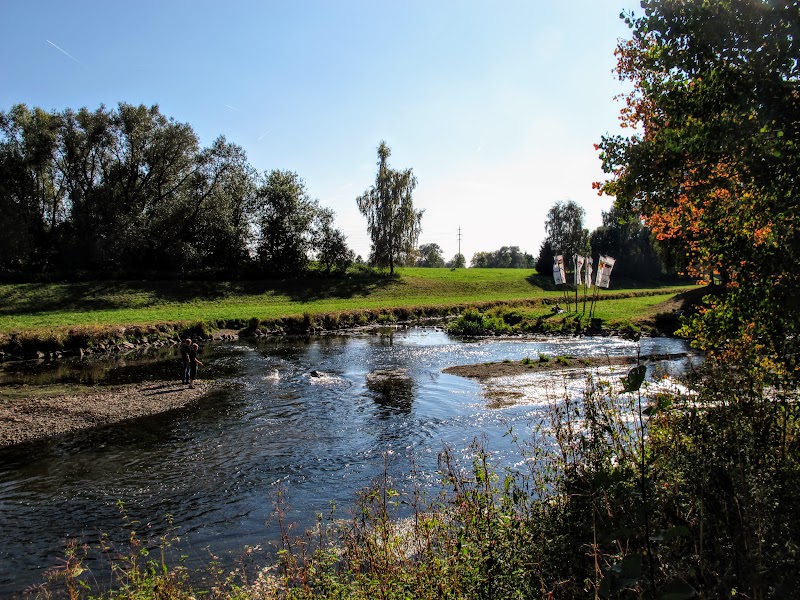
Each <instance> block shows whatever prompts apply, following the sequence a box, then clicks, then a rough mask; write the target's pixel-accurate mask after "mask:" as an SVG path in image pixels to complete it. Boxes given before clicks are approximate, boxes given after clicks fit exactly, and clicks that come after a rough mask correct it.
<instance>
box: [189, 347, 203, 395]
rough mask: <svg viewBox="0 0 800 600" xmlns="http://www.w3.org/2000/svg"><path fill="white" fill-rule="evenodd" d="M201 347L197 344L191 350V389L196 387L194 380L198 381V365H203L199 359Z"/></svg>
mask: <svg viewBox="0 0 800 600" xmlns="http://www.w3.org/2000/svg"><path fill="white" fill-rule="evenodd" d="M198 348H199V346H198V345H197V344H192V346H191V348H189V387H190V388H193V387H194V380H195V379H197V365H202V364H203V363H202V362H200V360H198V358H197V350H198Z"/></svg>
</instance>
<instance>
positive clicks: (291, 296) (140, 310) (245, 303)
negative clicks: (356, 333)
mask: <svg viewBox="0 0 800 600" xmlns="http://www.w3.org/2000/svg"><path fill="white" fill-rule="evenodd" d="M686 289H690V288H687V286H681V287H675V286H665V287H648V288H641V287H635V286H623V287H617V288H616V289H610V290H599V298H600V299H601V301H600V302H598V303H597V305H596V308H595V316H596V317H599V318H602V319H604V320H609V321H636V320H639V319H643V318H644V319H646V318H647V317H648V316H651V315H652V314H655V313H657V312H658V310H659V309H658V306H659V305H661V304H662V303H663V302H665V301H666V300H668V299H669V298H670V297H672V296H674V295H675V294H677V293H679V292H681V291H684V290H686ZM566 297H567V298H569V299H571V300H573V301H574V292H573V293H572V294H569V295H568V296H566ZM579 298H580V302H579V305H578V313H579V314H585V313H584V305H583V294H582V293H581V294H580V296H579ZM604 298H614V300H604ZM556 302H557V303H559V305H561V306H562V307H563V308H564V309H567V310H569V307H568V306H567V304H566V302H565V294H564V292H563V290H562V289H559V288H555V287H554V286H553V285H552V282H551V281H550V280H549V279H548V278H545V277H542V276H539V275H537V274H535V273H532V272H531V271H528V270H521V269H458V270H450V269H424V268H403V269H399V270H398V273H397V275H396V276H394V277H389V276H382V275H374V274H369V273H367V274H363V275H358V276H356V275H354V276H350V277H343V278H330V279H328V278H322V277H316V278H315V277H312V278H306V279H303V280H285V281H241V282H231V281H223V282H219V281H162V282H152V281H149V282H135V281H126V282H119V281H102V282H77V283H25V284H3V285H0V334H10V333H14V332H36V331H43V330H48V329H60V328H70V327H81V326H98V327H102V326H147V325H155V324H162V323H171V324H176V323H194V322H207V323H215V322H216V323H235V322H242V321H247V320H249V319H252V318H257V319H259V320H260V321H271V320H278V319H294V318H298V317H301V318H302V317H304V316H309V315H310V316H312V317H313V316H316V315H331V314H340V313H355V312H360V311H373V312H375V311H397V310H401V309H405V310H406V311H409V312H415V313H417V314H431V315H435V314H443V313H444V312H446V311H448V310H454V309H458V308H462V307H465V306H478V307H480V306H490V305H494V304H503V303H511V304H526V303H527V304H531V305H532V306H538V309H536V310H538V311H540V312H541V313H542V314H546V313H548V312H549V306H551V305H552V304H553V303H556ZM545 305H546V306H545ZM574 307H575V305H574V303H573V304H572V310H573V311H574ZM588 309H589V306H588V303H587V306H586V309H585V310H586V311H588Z"/></svg>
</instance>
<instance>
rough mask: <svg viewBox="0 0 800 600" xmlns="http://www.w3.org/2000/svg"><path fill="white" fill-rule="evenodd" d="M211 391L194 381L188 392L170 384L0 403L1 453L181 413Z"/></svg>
mask: <svg viewBox="0 0 800 600" xmlns="http://www.w3.org/2000/svg"><path fill="white" fill-rule="evenodd" d="M213 385H214V383H213V382H211V381H197V382H195V386H194V388H189V387H188V386H186V385H183V384H181V383H178V382H174V381H155V382H153V381H151V382H147V383H139V384H131V385H124V386H114V387H112V388H102V387H97V388H96V389H94V390H93V391H91V392H88V393H84V394H75V395H58V396H41V397H31V398H24V399H16V398H15V399H3V398H2V397H0V447H3V446H10V445H12V444H19V443H21V442H25V441H29V440H33V439H40V438H46V437H51V436H55V435H60V434H62V433H68V432H70V431H77V430H79V429H86V428H89V427H99V426H102V425H109V424H111V423H118V422H120V421H125V420H127V419H134V418H137V417H144V416H148V415H154V414H157V413H161V412H166V411H168V410H173V409H175V408H180V407H183V406H186V405H187V404H190V403H191V402H194V401H195V400H197V399H199V398H200V397H202V396H203V395H204V394H206V393H207V392H208V391H209V390H210V389H211V388H212V387H213Z"/></svg>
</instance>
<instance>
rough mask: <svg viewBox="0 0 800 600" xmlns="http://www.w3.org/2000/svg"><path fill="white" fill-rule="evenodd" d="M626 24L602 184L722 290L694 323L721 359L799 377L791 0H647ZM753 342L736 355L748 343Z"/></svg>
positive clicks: (798, 151) (799, 51)
mask: <svg viewBox="0 0 800 600" xmlns="http://www.w3.org/2000/svg"><path fill="white" fill-rule="evenodd" d="M642 7H643V10H644V12H643V14H641V15H636V16H633V15H630V16H627V17H626V21H627V22H628V24H629V26H630V27H631V30H632V31H631V37H630V39H628V40H624V41H622V42H621V43H620V45H619V48H618V52H617V54H618V56H619V61H618V68H617V71H618V74H619V77H620V78H621V79H623V80H626V81H628V82H630V84H631V86H630V89H631V91H630V93H629V94H627V95H626V96H625V98H624V99H625V101H626V106H625V107H624V108H623V110H622V124H623V125H624V126H626V127H629V128H630V130H631V132H632V133H631V135H629V136H627V137H622V136H607V137H604V138H603V140H602V142H601V144H600V146H599V147H600V149H601V152H602V153H601V158H602V160H603V168H604V170H605V172H606V173H608V174H609V175H610V179H609V180H608V181H606V182H604V183H603V184H601V185H600V187H601V190H602V191H603V192H605V193H608V194H609V195H611V196H614V197H615V198H616V200H615V203H616V206H617V208H618V209H619V211H620V212H621V213H622V214H628V215H635V216H637V217H638V216H642V217H643V218H644V219H645V220H646V224H647V225H648V226H649V227H650V228H651V229H652V230H653V232H654V233H655V234H656V235H657V237H658V238H659V240H660V242H659V243H660V245H661V246H662V247H663V248H666V250H667V254H668V255H669V256H670V257H671V258H673V259H675V260H677V261H678V266H679V267H681V268H685V269H687V271H688V272H689V273H691V274H692V275H694V276H696V277H698V278H699V279H702V280H705V281H711V280H713V279H716V280H717V281H719V282H720V283H721V284H722V285H723V286H725V293H724V295H723V296H721V297H718V298H717V299H716V300H715V301H714V302H712V303H711V305H710V307H709V309H708V310H707V311H705V312H702V313H699V314H697V315H695V316H694V317H693V318H692V319H691V320H690V321H689V322H688V323H687V328H686V329H685V332H686V333H687V334H689V335H691V336H692V337H693V338H694V339H695V340H696V343H697V345H698V346H699V347H701V348H703V349H705V350H707V351H709V352H711V353H713V354H714V355H716V356H718V357H719V358H720V359H721V360H724V361H733V362H737V363H741V362H743V361H751V362H755V363H757V364H759V365H760V366H761V367H762V368H764V369H765V370H766V371H772V372H773V373H776V374H779V375H789V374H791V375H792V376H793V377H797V376H798V375H799V374H800V369H798V365H800V363H798V356H800V352H798V350H800V341H799V340H800V330H799V328H800V326H799V325H798V324H800V303H798V302H797V301H796V296H797V290H798V288H800V274H799V273H800V272H799V271H798V269H797V268H796V265H797V264H798V261H800V235H798V234H797V221H796V219H795V217H794V215H795V213H796V211H797V192H796V183H795V182H796V181H797V180H798V178H799V177H800V129H799V128H798V127H797V123H798V122H800V102H798V97H797V86H798V73H797V64H798V60H799V59H800V47H798V44H797V41H796V40H797V6H796V5H795V4H794V3H792V2H767V1H757V2H751V1H749V0H708V1H705V2H677V1H675V0H648V1H646V2H644V3H643V4H642ZM742 348H744V349H746V351H745V352H744V353H743V352H740V349H742Z"/></svg>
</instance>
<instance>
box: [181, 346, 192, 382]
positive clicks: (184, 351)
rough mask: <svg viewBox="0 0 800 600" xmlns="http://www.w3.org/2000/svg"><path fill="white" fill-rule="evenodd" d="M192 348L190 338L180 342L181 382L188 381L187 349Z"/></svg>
mask: <svg viewBox="0 0 800 600" xmlns="http://www.w3.org/2000/svg"><path fill="white" fill-rule="evenodd" d="M191 349H192V340H190V339H188V338H187V339H185V340H183V343H182V344H181V362H182V363H183V364H182V365H181V366H182V373H183V383H189V351H190V350H191Z"/></svg>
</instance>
